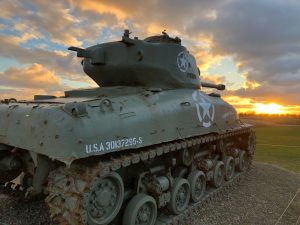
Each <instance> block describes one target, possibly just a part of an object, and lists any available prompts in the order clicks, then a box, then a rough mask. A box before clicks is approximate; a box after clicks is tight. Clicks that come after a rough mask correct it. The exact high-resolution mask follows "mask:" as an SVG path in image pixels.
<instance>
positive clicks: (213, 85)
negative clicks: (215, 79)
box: [201, 82, 226, 91]
mask: <svg viewBox="0 0 300 225" xmlns="http://www.w3.org/2000/svg"><path fill="white" fill-rule="evenodd" d="M201 85H202V87H207V88H216V89H217V90H220V91H223V90H225V88H226V86H225V85H224V84H212V83H207V82H201Z"/></svg>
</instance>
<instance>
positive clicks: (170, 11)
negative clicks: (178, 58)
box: [0, 0, 300, 114]
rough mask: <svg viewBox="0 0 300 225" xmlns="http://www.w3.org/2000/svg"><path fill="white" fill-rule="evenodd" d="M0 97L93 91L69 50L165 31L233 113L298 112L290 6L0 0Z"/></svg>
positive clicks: (298, 33) (295, 25)
mask: <svg viewBox="0 0 300 225" xmlns="http://www.w3.org/2000/svg"><path fill="white" fill-rule="evenodd" d="M0 5H1V7H0V99H3V98H10V97H15V98H17V99H31V98H32V97H33V95H34V94H52V95H58V96H60V95H63V91H64V90H68V89H76V88H89V87H96V84H95V83H94V82H93V81H92V80H91V79H90V78H89V77H88V76H86V75H85V74H84V72H83V71H82V67H81V65H80V59H77V58H76V56H75V54H74V52H69V51H68V50H67V48H68V47H69V46H77V47H83V48H86V47H88V46H91V45H94V44H97V43H103V42H107V41H116V40H120V39H121V36H122V34H123V30H124V29H127V28H129V29H130V31H131V32H132V35H133V36H138V37H140V38H145V37H147V36H150V35H155V34H160V33H161V32H162V31H163V30H166V31H167V33H168V34H169V35H170V36H179V37H180V38H181V39H182V41H183V45H185V46H186V47H187V48H188V49H189V51H190V52H192V53H193V54H194V55H195V57H196V60H197V63H198V66H199V68H200V70H201V76H202V79H203V80H205V81H209V82H216V83H224V84H225V85H226V87H227V90H226V91H224V92H222V96H223V97H224V99H225V100H227V101H229V102H230V103H231V104H233V105H234V106H235V107H236V108H237V109H238V111H240V112H247V111H256V112H260V110H262V112H267V113H268V112H269V113H297V114H299V113H300V29H299V24H300V13H299V12H300V1H299V0H185V1H183V0H182V1H180V0H143V1H130V0H122V1H117V0H98V1H96V0H60V1H51V2H49V1H43V0H30V1H29V0H22V1H21V0H0Z"/></svg>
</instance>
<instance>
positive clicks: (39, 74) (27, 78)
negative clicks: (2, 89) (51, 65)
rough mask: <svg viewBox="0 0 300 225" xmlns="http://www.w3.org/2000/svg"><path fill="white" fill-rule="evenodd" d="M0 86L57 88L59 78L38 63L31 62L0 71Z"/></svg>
mask: <svg viewBox="0 0 300 225" xmlns="http://www.w3.org/2000/svg"><path fill="white" fill-rule="evenodd" d="M0 80H1V86H7V87H26V88H42V89H53V88H55V89H57V88H59V87H60V79H59V78H58V77H57V76H56V75H55V74H54V72H53V71H49V70H47V69H46V68H44V67H43V66H42V65H40V64H32V65H30V66H28V67H26V68H9V69H7V70H6V71H4V72H2V73H0Z"/></svg>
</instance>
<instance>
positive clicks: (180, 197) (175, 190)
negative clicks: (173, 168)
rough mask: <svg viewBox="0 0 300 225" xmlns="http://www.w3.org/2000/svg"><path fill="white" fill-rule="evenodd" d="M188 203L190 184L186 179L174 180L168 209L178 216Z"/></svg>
mask: <svg viewBox="0 0 300 225" xmlns="http://www.w3.org/2000/svg"><path fill="white" fill-rule="evenodd" d="M189 201H190V184H189V182H188V181H187V180H186V179H183V178H176V179H175V181H174V184H173V187H172V190H171V200H170V202H169V204H168V208H169V209H170V210H171V212H172V213H174V214H176V215H178V214H180V213H182V212H183V211H184V210H185V209H186V207H187V206H188V204H189Z"/></svg>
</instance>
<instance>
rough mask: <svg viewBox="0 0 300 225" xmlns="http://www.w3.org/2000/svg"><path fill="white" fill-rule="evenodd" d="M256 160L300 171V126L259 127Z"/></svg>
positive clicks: (257, 129)
mask: <svg viewBox="0 0 300 225" xmlns="http://www.w3.org/2000/svg"><path fill="white" fill-rule="evenodd" d="M255 130H256V136H257V147H256V153H255V157H254V160H256V161H259V162H266V163H271V164H274V165H276V166H279V167H282V168H285V169H288V170H291V171H294V172H296V173H300V126H268V127H257V128H255Z"/></svg>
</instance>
